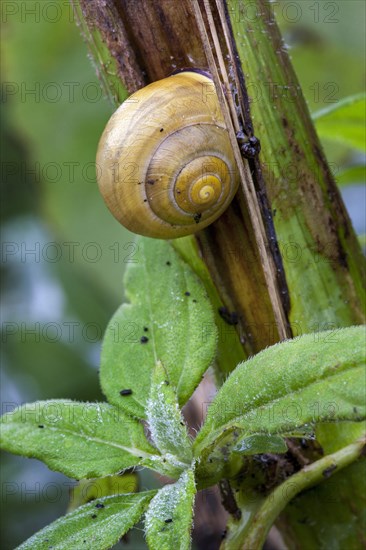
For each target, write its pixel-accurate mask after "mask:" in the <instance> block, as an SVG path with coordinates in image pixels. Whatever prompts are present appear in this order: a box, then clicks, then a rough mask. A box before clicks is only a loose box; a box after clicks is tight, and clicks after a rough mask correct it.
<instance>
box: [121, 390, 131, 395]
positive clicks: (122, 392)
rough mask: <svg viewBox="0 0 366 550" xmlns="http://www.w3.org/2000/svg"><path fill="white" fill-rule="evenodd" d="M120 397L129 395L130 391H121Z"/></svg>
mask: <svg viewBox="0 0 366 550" xmlns="http://www.w3.org/2000/svg"><path fill="white" fill-rule="evenodd" d="M119 394H120V395H131V394H132V390H129V389H128V390H121V391H120V392H119Z"/></svg>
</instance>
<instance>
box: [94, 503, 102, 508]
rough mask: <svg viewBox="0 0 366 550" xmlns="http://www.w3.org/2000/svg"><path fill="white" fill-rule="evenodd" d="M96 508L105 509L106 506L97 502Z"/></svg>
mask: <svg viewBox="0 0 366 550" xmlns="http://www.w3.org/2000/svg"><path fill="white" fill-rule="evenodd" d="M95 507H96V508H104V504H102V503H101V502H97V503H96V505H95Z"/></svg>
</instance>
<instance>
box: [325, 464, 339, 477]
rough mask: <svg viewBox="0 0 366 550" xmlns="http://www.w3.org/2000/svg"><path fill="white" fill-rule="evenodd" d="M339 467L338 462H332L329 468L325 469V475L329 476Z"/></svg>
mask: <svg viewBox="0 0 366 550" xmlns="http://www.w3.org/2000/svg"><path fill="white" fill-rule="evenodd" d="M336 469H337V464H332V465H331V466H329V467H328V468H325V470H323V471H322V474H323V477H325V478H328V477H330V476H331V475H332V473H333V472H334V470H336Z"/></svg>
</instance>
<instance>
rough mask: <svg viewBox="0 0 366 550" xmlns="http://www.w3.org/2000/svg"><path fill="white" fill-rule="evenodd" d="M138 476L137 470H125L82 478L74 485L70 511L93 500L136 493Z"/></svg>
mask: <svg viewBox="0 0 366 550" xmlns="http://www.w3.org/2000/svg"><path fill="white" fill-rule="evenodd" d="M137 490H138V477H137V473H135V472H125V473H124V474H121V475H116V476H106V477H97V478H95V479H81V480H80V481H79V483H78V484H77V485H75V486H74V487H72V490H71V494H70V504H69V507H68V510H67V511H68V512H72V511H73V510H75V509H76V508H78V507H79V506H82V505H83V504H87V503H88V502H91V501H92V500H95V499H97V498H102V497H109V496H112V495H121V494H123V493H136V492H137Z"/></svg>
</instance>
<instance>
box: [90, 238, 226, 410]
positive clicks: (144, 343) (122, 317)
mask: <svg viewBox="0 0 366 550" xmlns="http://www.w3.org/2000/svg"><path fill="white" fill-rule="evenodd" d="M137 245H138V247H139V253H138V255H137V256H136V260H137V263H134V264H133V263H131V264H129V266H128V269H127V271H126V274H125V291H126V295H127V297H128V299H129V300H130V302H131V303H130V304H123V305H122V306H121V307H120V308H119V309H118V311H117V312H116V314H115V315H114V317H113V318H112V320H111V322H110V323H109V326H108V329H107V332H106V334H105V338H104V344H103V349H102V359H101V371H100V374H101V385H102V389H103V391H104V393H105V395H106V396H107V398H108V400H109V401H110V402H111V403H113V404H114V405H117V406H120V407H123V409H124V410H126V411H127V412H128V413H130V414H132V415H133V416H137V417H139V418H145V417H146V411H145V408H146V404H147V399H148V397H149V393H150V382H151V374H152V371H153V369H154V367H155V365H156V363H157V362H158V361H161V362H162V364H163V365H164V368H165V369H166V371H167V379H168V381H169V382H170V384H171V385H172V386H173V387H174V388H175V390H176V393H177V396H178V402H179V404H180V405H182V404H184V403H185V402H186V401H187V400H188V399H189V398H190V396H191V395H192V393H193V391H194V390H195V388H196V386H197V385H198V383H199V382H200V380H201V378H202V376H203V374H204V372H205V371H206V370H207V368H208V367H209V366H210V364H211V363H212V361H213V358H214V354H215V349H216V339H217V331H216V326H215V325H214V321H213V312H212V308H211V304H210V302H209V300H208V298H207V295H206V292H205V290H204V287H203V284H202V283H201V281H200V279H198V277H197V276H196V275H195V274H194V273H193V271H192V270H191V268H190V267H189V266H188V265H187V264H186V263H185V262H184V261H182V260H181V259H180V257H179V255H178V254H177V253H176V252H175V250H174V249H173V247H172V246H171V245H170V244H169V242H166V241H160V240H157V239H147V238H145V237H144V238H140V239H138V241H137ZM121 391H122V395H121Z"/></svg>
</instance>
